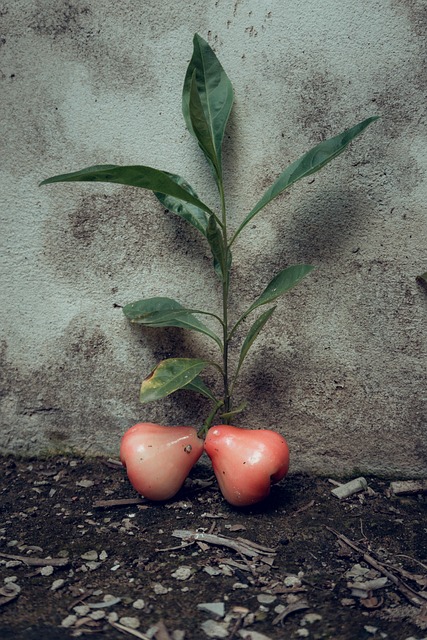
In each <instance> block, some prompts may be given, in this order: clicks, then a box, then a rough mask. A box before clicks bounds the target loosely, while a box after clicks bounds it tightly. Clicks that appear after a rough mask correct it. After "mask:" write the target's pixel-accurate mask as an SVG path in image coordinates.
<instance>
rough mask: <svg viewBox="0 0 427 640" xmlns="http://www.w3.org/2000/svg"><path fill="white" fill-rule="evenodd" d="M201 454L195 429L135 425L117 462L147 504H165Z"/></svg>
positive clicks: (201, 448)
mask: <svg viewBox="0 0 427 640" xmlns="http://www.w3.org/2000/svg"><path fill="white" fill-rule="evenodd" d="M202 453H203V440H201V439H200V438H198V436H197V431H196V429H194V427H164V426H162V425H159V424H153V423H152V422H138V424H135V425H134V426H133V427H131V428H130V429H129V430H128V431H126V433H125V435H124V436H123V438H122V442H121V445H120V460H121V461H122V463H123V465H124V466H125V467H126V471H127V474H128V478H129V481H130V483H131V484H132V486H133V487H134V488H135V489H136V490H137V491H138V493H140V494H141V495H143V496H144V497H146V498H149V499H150V500H168V499H169V498H172V497H173V496H174V495H175V494H176V493H177V492H178V491H179V490H180V488H181V487H182V485H183V484H184V481H185V478H186V477H187V476H188V474H189V472H190V469H191V468H192V467H193V465H194V464H195V463H196V462H197V460H198V459H199V458H200V456H201V455H202Z"/></svg>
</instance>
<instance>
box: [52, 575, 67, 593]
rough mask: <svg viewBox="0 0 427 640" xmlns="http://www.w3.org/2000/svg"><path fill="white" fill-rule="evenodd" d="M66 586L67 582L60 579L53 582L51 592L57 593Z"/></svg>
mask: <svg viewBox="0 0 427 640" xmlns="http://www.w3.org/2000/svg"><path fill="white" fill-rule="evenodd" d="M64 584H65V580H63V579H62V578H59V579H58V580H54V581H53V582H52V586H51V588H50V590H51V591H57V590H58V589H60V588H61V587H63V586H64Z"/></svg>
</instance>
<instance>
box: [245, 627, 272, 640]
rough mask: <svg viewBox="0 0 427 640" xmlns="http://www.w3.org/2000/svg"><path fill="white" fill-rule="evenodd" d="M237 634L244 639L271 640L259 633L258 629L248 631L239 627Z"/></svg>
mask: <svg viewBox="0 0 427 640" xmlns="http://www.w3.org/2000/svg"><path fill="white" fill-rule="evenodd" d="M239 635H240V637H241V638H244V639H245V640H247V639H249V640H271V638H269V637H268V636H265V635H264V634H263V633H259V632H258V631H249V630H248V629H240V631H239Z"/></svg>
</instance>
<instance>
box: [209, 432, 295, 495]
mask: <svg viewBox="0 0 427 640" xmlns="http://www.w3.org/2000/svg"><path fill="white" fill-rule="evenodd" d="M205 451H206V453H207V454H208V456H209V457H210V459H211V460H212V465H213V469H214V472H215V475H216V479H217V480H218V484H219V486H220V489H221V492H222V495H223V496H224V498H225V499H226V500H227V501H228V502H229V503H230V504H232V505H235V506H237V507H243V506H247V505H250V504H255V503H256V502H259V501H260V500H263V499H264V498H266V497H267V496H268V494H269V493H270V485H271V483H272V482H273V483H274V482H279V480H281V479H282V478H283V477H284V476H285V475H286V474H287V472H288V468H289V448H288V445H287V443H286V440H285V439H284V438H282V436H281V435H280V434H279V433H276V432H275V431H270V430H268V429H260V430H250V429H240V428H239V427H231V426H230V425H226V424H221V425H219V426H216V427H211V429H209V431H208V435H207V436H206V440H205Z"/></svg>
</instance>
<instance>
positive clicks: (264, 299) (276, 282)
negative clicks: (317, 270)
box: [244, 264, 314, 316]
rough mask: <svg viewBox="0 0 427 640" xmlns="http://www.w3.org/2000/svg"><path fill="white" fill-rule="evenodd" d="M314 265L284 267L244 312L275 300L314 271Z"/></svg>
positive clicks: (247, 313) (249, 311) (247, 312)
mask: <svg viewBox="0 0 427 640" xmlns="http://www.w3.org/2000/svg"><path fill="white" fill-rule="evenodd" d="M313 269H314V267H312V266H311V265H309V264H294V265H292V266H290V267H287V268H286V269H283V271H281V272H280V273H278V274H277V276H275V277H274V278H273V280H272V281H271V282H270V284H269V285H268V286H267V287H266V288H265V289H264V291H263V292H262V294H261V295H260V296H259V298H257V299H256V300H255V302H254V303H253V304H252V305H251V306H250V307H249V309H248V310H247V311H246V313H245V314H244V315H245V316H247V315H249V314H250V313H251V312H252V311H253V310H254V309H256V308H257V307H260V306H261V305H263V304H268V303H269V302H273V300H275V299H276V298H278V297H279V296H281V295H282V293H285V292H286V291H289V289H292V287H294V286H295V285H296V284H298V282H300V280H302V279H303V278H304V277H305V276H306V275H307V274H309V273H310V271H313Z"/></svg>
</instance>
